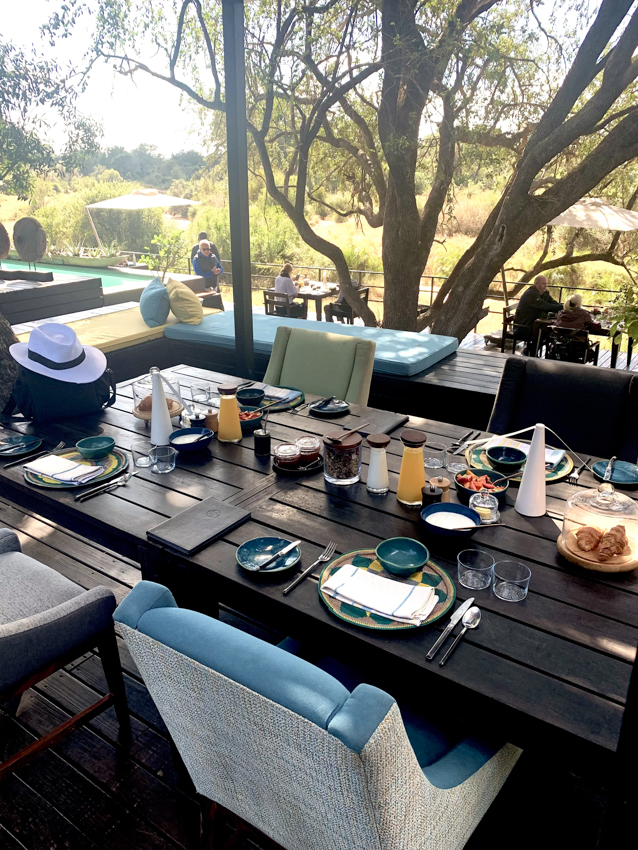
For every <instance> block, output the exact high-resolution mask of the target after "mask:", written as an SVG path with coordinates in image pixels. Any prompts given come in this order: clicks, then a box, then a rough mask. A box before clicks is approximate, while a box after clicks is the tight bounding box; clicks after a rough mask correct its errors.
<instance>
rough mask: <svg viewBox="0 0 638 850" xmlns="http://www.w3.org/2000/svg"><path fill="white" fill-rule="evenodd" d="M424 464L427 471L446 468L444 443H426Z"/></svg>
mask: <svg viewBox="0 0 638 850" xmlns="http://www.w3.org/2000/svg"><path fill="white" fill-rule="evenodd" d="M423 463H424V464H425V468H426V469H442V468H443V467H444V466H445V446H444V445H443V443H426V444H425V445H424V446H423Z"/></svg>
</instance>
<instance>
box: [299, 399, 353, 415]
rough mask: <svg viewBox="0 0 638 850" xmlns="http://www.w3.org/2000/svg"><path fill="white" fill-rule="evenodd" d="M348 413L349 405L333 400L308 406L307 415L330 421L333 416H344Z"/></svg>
mask: <svg viewBox="0 0 638 850" xmlns="http://www.w3.org/2000/svg"><path fill="white" fill-rule="evenodd" d="M349 411H350V405H349V404H348V402H347V401H341V399H338V398H333V399H331V400H330V401H324V402H323V403H322V402H318V401H315V402H313V403H312V404H309V405H308V413H310V414H311V415H312V416H323V417H325V418H326V419H332V417H335V416H345V414H346V413H348V412H349Z"/></svg>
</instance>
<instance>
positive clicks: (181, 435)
mask: <svg viewBox="0 0 638 850" xmlns="http://www.w3.org/2000/svg"><path fill="white" fill-rule="evenodd" d="M202 436H203V438H204V439H203V440H198V439H197V437H202ZM212 439H213V432H212V431H211V430H210V428H180V429H179V430H178V431H173V433H172V434H171V435H170V437H169V438H168V442H169V443H170V444H171V446H172V447H173V448H174V449H177V451H178V452H183V453H184V454H189V453H191V452H201V451H202V449H205V448H207V447H208V445H209V444H210V441H211V440H212Z"/></svg>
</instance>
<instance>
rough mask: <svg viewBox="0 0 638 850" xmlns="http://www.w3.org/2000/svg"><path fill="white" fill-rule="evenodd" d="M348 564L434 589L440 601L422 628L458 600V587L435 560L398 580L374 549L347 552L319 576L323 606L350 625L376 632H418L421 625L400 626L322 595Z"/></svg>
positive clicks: (394, 579) (403, 582)
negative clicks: (326, 584)
mask: <svg viewBox="0 0 638 850" xmlns="http://www.w3.org/2000/svg"><path fill="white" fill-rule="evenodd" d="M346 564H352V566H353V567H360V568H361V569H364V570H370V571H371V572H374V573H378V574H379V575H382V576H383V577H384V578H387V579H390V580H391V581H399V582H401V583H402V584H415V585H416V584H425V585H428V586H429V587H433V588H434V592H435V593H436V595H437V596H438V598H439V601H438V602H437V604H436V605H435V606H434V608H433V610H432V612H431V614H430V616H429V617H428V618H427V620H424V622H423V623H421V626H429V625H430V623H433V622H434V621H435V620H438V619H439V617H443V615H444V614H445V613H446V612H447V611H449V610H450V608H451V607H452V605H453V604H454V599H455V597H456V588H455V587H454V582H453V581H452V579H451V578H450V576H449V575H448V574H447V573H446V571H445V570H444V569H443V568H442V567H439V566H438V565H437V564H435V563H434V562H433V561H428V562H427V564H426V565H425V567H423V569H420V570H417V571H416V572H415V573H412V575H411V576H409V577H408V578H397V577H396V576H391V575H390V573H387V572H386V571H385V570H384V569H383V567H382V566H381V564H380V563H379V561H377V559H376V555H375V551H374V549H355V550H354V551H353V552H346V553H345V554H344V555H340V556H339V557H338V558H335V559H334V561H331V563H329V564H328V565H327V566H325V567H324V569H323V571H322V573H321V575H320V576H319V586H318V590H319V598H320V599H321V601H322V602H323V604H324V605H325V606H326V607H327V608H328V610H330V611H331V612H332V613H333V614H334V615H335V616H336V617H339V619H340V620H345V621H346V622H347V623H352V625H353V626H362V627H363V628H364V629H376V630H377V631H386V632H387V631H398V630H399V629H417V628H421V626H413V625H411V624H409V623H397V621H396V620H390V619H389V618H388V617H382V616H380V615H379V614H372V613H370V611H366V610H365V609H364V608H359V607H357V606H356V605H350V604H348V603H347V602H340V601H339V600H338V599H333V598H332V596H328V595H327V594H325V593H323V592H322V590H321V588H322V585H323V584H324V582H326V581H327V580H328V579H329V578H330V576H331V575H333V574H334V573H335V572H336V571H337V570H338V569H339V567H343V566H344V565H346Z"/></svg>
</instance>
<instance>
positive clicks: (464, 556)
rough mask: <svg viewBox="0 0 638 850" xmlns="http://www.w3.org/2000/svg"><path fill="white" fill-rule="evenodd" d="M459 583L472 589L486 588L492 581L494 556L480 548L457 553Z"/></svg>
mask: <svg viewBox="0 0 638 850" xmlns="http://www.w3.org/2000/svg"><path fill="white" fill-rule="evenodd" d="M456 560H457V563H458V566H459V583H460V584H462V585H463V587H468V588H470V589H471V590H485V589H486V588H488V587H489V586H490V583H491V581H492V570H493V569H494V558H493V557H492V556H491V555H488V554H487V552H479V551H478V549H464V550H463V551H462V552H459V554H458V555H457V558H456Z"/></svg>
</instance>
